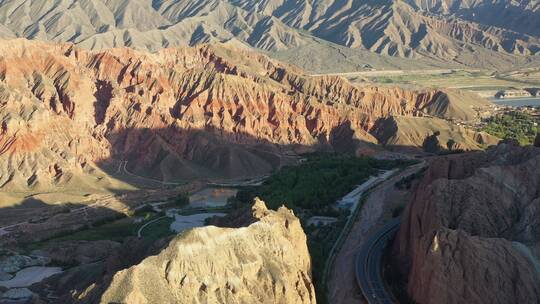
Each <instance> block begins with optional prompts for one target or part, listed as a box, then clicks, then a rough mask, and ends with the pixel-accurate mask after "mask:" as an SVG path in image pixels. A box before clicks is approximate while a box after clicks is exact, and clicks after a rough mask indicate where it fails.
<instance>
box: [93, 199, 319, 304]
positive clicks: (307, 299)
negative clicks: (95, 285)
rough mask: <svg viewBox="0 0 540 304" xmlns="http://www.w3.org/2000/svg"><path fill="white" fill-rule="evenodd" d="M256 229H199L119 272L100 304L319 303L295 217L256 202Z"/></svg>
mask: <svg viewBox="0 0 540 304" xmlns="http://www.w3.org/2000/svg"><path fill="white" fill-rule="evenodd" d="M252 214H253V217H255V218H256V219H257V222H255V223H253V224H251V225H249V226H247V227H242V228H235V229H233V228H218V227H214V226H208V227H204V228H196V229H193V230H190V231H187V232H185V233H183V234H181V235H179V236H177V237H176V238H175V239H174V240H172V241H171V243H170V244H169V245H168V247H167V248H166V249H164V250H163V251H161V253H159V254H158V255H156V256H151V257H148V258H146V259H145V260H143V261H142V262H141V263H140V264H138V265H135V266H132V267H131V268H128V269H126V270H122V271H120V272H118V273H117V274H116V275H115V276H114V278H113V280H112V282H111V284H110V286H109V287H108V288H107V290H106V291H105V293H104V294H103V296H102V297H101V301H100V302H101V303H132V304H139V303H246V304H247V303H283V304H285V303H287V304H294V303H315V302H316V300H315V292H314V288H313V284H312V281H311V259H310V256H309V253H308V249H307V244H306V236H305V234H304V232H303V230H302V227H301V225H300V221H299V220H298V218H296V217H295V216H294V214H293V213H292V212H291V211H290V210H287V209H286V208H285V207H282V208H280V209H279V210H278V211H270V210H268V209H266V206H265V204H264V203H263V202H262V201H259V200H256V201H255V204H254V205H253V208H252Z"/></svg>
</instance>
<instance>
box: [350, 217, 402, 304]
mask: <svg viewBox="0 0 540 304" xmlns="http://www.w3.org/2000/svg"><path fill="white" fill-rule="evenodd" d="M399 223H400V220H399V218H397V219H393V220H391V221H390V222H388V223H387V224H386V225H384V227H382V228H381V229H380V230H378V231H377V232H376V233H374V234H373V235H372V236H371V237H370V238H369V239H368V240H367V242H366V243H365V244H364V246H362V249H361V250H360V252H359V253H358V256H357V259H356V281H357V283H358V285H359V286H360V289H361V290H362V293H363V294H364V297H365V298H366V300H367V301H368V303H369V304H394V303H396V301H395V298H394V297H393V296H392V294H391V293H390V292H388V291H387V290H386V287H385V284H384V281H383V278H382V271H381V264H382V256H383V252H384V249H385V248H386V245H387V244H388V241H390V240H391V239H392V237H394V235H395V234H396V232H397V230H398V228H399Z"/></svg>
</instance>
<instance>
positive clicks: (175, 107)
mask: <svg viewBox="0 0 540 304" xmlns="http://www.w3.org/2000/svg"><path fill="white" fill-rule="evenodd" d="M0 54H1V57H0V94H1V98H0V119H1V120H0V123H1V129H0V130H1V132H0V168H2V170H0V187H7V188H5V189H19V190H24V189H29V188H30V189H34V190H38V189H42V190H43V189H47V188H50V187H53V186H59V185H63V184H66V183H69V182H73V181H76V180H78V178H79V177H81V176H86V175H92V176H95V180H96V181H100V180H102V179H103V174H102V172H101V170H102V169H112V171H113V172H114V171H121V170H122V169H123V164H125V161H127V166H125V168H126V169H127V170H128V171H129V172H130V174H131V173H133V174H138V175H143V176H150V177H153V178H156V179H159V180H166V181H170V180H177V179H181V180H190V179H194V178H202V177H229V178H231V177H241V176H253V175H258V174H262V173H265V172H268V171H269V170H271V169H272V168H276V167H278V166H280V165H282V164H285V163H288V162H290V161H291V160H290V158H289V157H287V155H291V154H294V153H297V152H302V151H314V150H318V149H326V150H328V149H333V147H334V146H336V145H338V146H340V147H343V146H345V147H347V149H348V150H349V151H354V150H355V149H356V148H357V147H359V145H362V144H365V143H366V142H376V139H375V138H374V137H373V136H372V135H371V134H370V133H369V132H371V131H372V129H373V127H374V126H375V125H376V123H377V121H378V120H379V119H381V118H386V117H389V116H393V115H398V116H425V115H427V114H429V115H435V116H437V115H439V116H440V117H443V118H447V119H448V118H456V119H461V120H466V119H467V117H468V116H469V115H472V116H474V114H473V113H475V110H474V109H473V106H474V107H478V106H482V105H484V104H485V102H474V103H472V104H471V103H470V100H468V99H466V98H460V96H459V95H455V94H454V95H449V94H446V93H444V92H440V91H437V90H426V91H409V90H404V89H398V88H377V87H356V86H354V85H352V84H350V83H349V82H347V81H346V80H344V79H343V78H340V77H310V76H306V75H305V74H304V73H303V72H302V71H301V70H299V69H297V68H295V67H292V66H289V65H284V64H282V63H279V62H276V61H274V60H271V59H269V58H268V57H266V56H262V55H260V54H257V53H253V52H249V51H244V50H240V49H235V48H229V47H224V46H223V47H216V46H214V47H210V46H200V47H196V48H171V49H163V50H161V51H159V52H157V53H154V54H150V53H144V52H138V51H134V50H131V49H111V50H104V51H98V52H88V51H85V50H83V49H79V48H78V47H75V46H73V45H69V44H59V45H51V44H46V43H41V42H31V41H27V40H22V39H21V40H13V41H9V43H2V44H1V45H0ZM441 96H446V97H445V98H442V97H441ZM454 108H457V109H462V110H463V111H464V112H463V113H467V115H464V116H462V114H463V113H462V112H458V111H448V110H445V109H454ZM426 113H427V114H426ZM451 115H457V116H456V117H450V116H451ZM456 141H459V139H457V140H456ZM462 144H463V147H464V148H465V149H476V148H478V147H479V146H478V145H477V144H470V139H467V140H464V141H463V142H462Z"/></svg>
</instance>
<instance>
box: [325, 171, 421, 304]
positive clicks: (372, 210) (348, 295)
mask: <svg viewBox="0 0 540 304" xmlns="http://www.w3.org/2000/svg"><path fill="white" fill-rule="evenodd" d="M422 166H424V163H421V164H418V165H415V166H412V167H410V168H408V169H406V170H404V171H403V172H401V173H400V174H398V175H397V176H394V177H393V178H391V179H389V180H387V181H385V182H383V183H382V184H380V185H379V186H378V187H377V188H376V189H375V190H374V191H373V192H372V193H371V194H370V196H369V198H368V199H367V200H366V202H365V203H364V205H363V206H362V207H361V208H362V210H361V212H360V215H359V217H358V219H357V221H356V222H355V223H354V225H353V227H352V229H351V232H350V233H349V235H348V236H347V237H346V239H345V243H344V244H343V246H342V247H341V250H340V251H339V252H338V253H337V254H336V259H335V261H334V264H333V267H332V270H331V271H330V275H329V278H328V296H329V298H330V299H331V303H332V304H354V303H365V300H364V297H363V296H362V293H361V291H360V288H359V287H358V285H357V284H356V278H355V272H354V266H355V259H356V254H357V253H358V251H359V248H360V247H361V246H362V243H363V242H364V241H365V240H366V239H367V237H368V236H369V233H370V232H371V231H373V230H374V229H376V228H377V227H380V226H382V225H383V224H384V222H385V221H386V220H387V219H389V218H390V217H391V216H392V210H393V209H394V208H395V207H396V206H398V205H399V204H400V203H402V202H405V201H406V200H407V198H408V192H407V191H400V190H399V189H397V188H396V187H395V186H394V184H395V183H396V182H397V181H399V180H400V179H401V178H402V177H404V176H408V175H410V174H412V173H414V172H416V171H417V170H419V169H420V168H421V167H422Z"/></svg>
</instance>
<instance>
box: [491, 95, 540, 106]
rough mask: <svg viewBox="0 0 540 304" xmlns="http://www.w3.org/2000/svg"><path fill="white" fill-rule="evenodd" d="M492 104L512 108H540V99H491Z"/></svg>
mask: <svg viewBox="0 0 540 304" xmlns="http://www.w3.org/2000/svg"><path fill="white" fill-rule="evenodd" d="M490 100H491V101H492V102H494V103H496V104H498V105H505V106H511V107H525V106H536V107H540V97H530V98H528V97H527V98H504V99H498V98H491V99H490Z"/></svg>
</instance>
